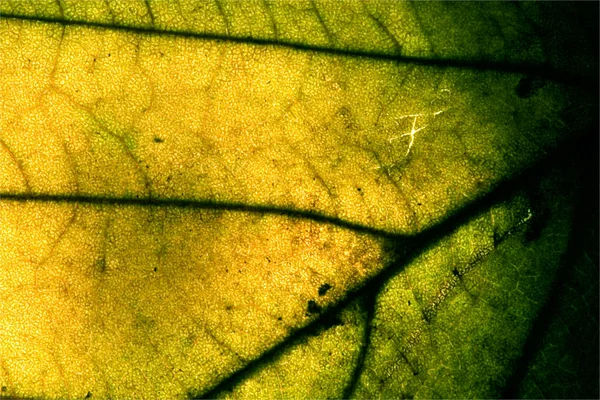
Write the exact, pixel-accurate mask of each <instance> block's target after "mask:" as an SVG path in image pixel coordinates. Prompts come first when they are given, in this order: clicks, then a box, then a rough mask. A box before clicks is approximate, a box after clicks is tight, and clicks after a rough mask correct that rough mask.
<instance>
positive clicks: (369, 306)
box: [342, 286, 381, 399]
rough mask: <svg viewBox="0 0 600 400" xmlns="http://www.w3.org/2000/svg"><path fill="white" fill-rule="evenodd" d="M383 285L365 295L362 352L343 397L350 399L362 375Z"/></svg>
mask: <svg viewBox="0 0 600 400" xmlns="http://www.w3.org/2000/svg"><path fill="white" fill-rule="evenodd" d="M380 289H381V286H380V287H379V288H378V290H376V291H374V292H373V293H369V294H367V295H366V296H365V297H364V308H365V312H366V318H365V319H366V321H365V324H366V326H365V331H364V333H363V337H362V344H361V346H360V352H359V354H358V359H357V360H356V366H355V368H354V370H353V371H352V377H351V378H350V382H348V385H347V386H346V387H345V388H344V391H343V394H342V398H343V399H349V398H351V397H353V395H354V391H355V390H356V387H357V385H358V380H359V379H360V377H361V376H362V374H363V372H364V369H365V363H366V361H367V352H368V351H369V349H370V348H371V339H372V336H373V319H374V318H375V304H376V301H377V296H378V294H379V292H380Z"/></svg>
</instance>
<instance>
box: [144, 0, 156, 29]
mask: <svg viewBox="0 0 600 400" xmlns="http://www.w3.org/2000/svg"><path fill="white" fill-rule="evenodd" d="M144 4H145V5H146V10H147V11H148V16H149V17H150V26H151V27H152V28H154V27H155V26H156V20H155V18H154V13H153V12H152V5H151V4H150V0H144Z"/></svg>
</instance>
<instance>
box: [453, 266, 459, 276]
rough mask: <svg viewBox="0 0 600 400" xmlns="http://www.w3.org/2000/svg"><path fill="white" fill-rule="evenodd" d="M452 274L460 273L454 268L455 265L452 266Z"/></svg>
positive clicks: (457, 274)
mask: <svg viewBox="0 0 600 400" xmlns="http://www.w3.org/2000/svg"><path fill="white" fill-rule="evenodd" d="M452 275H454V276H460V273H459V272H458V270H457V269H456V267H454V268H452Z"/></svg>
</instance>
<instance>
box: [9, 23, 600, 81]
mask: <svg viewBox="0 0 600 400" xmlns="http://www.w3.org/2000/svg"><path fill="white" fill-rule="evenodd" d="M2 18H4V19H10V20H19V21H33V22H43V23H52V24H60V25H63V26H81V27H90V28H98V29H110V30H119V31H125V32H132V33H138V34H146V35H163V36H177V37H186V38H195V39H199V40H207V41H219V42H227V43H240V44H248V45H257V46H272V47H279V48H288V49H293V50H297V51H305V52H314V53H320V54H327V55H333V56H339V57H354V58H365V59H372V60H379V61H389V62H397V63H402V64H413V65H419V66H423V67H435V68H442V69H447V68H448V69H455V68H456V69H464V70H474V71H496V72H504V73H514V74H527V75H534V76H540V77H543V78H546V79H549V80H553V81H555V82H559V83H564V84H569V85H575V86H580V87H582V88H584V89H586V90H588V91H594V92H596V91H597V90H598V83H599V77H598V75H579V74H574V73H571V72H569V71H562V70H558V69H555V68H553V67H552V66H550V65H547V64H540V63H538V64H524V63H519V64H517V63H511V62H503V61H486V60H468V59H458V58H454V59H450V58H446V59H444V58H439V59H435V58H425V57H417V56H405V55H404V56H403V55H397V54H388V53H383V52H377V51H367V50H358V49H356V50H348V49H336V48H331V47H326V46H318V45H308V44H303V43H298V42H291V41H281V40H273V39H260V38H253V37H242V36H240V37H232V36H227V35H221V34H214V33H194V32H187V31H178V30H159V29H151V28H144V27H136V26H124V25H116V24H112V25H111V24H107V23H102V22H88V21H81V20H64V19H60V18H53V17H32V16H27V15H17V14H3V15H2Z"/></svg>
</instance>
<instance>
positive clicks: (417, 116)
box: [388, 114, 427, 156]
mask: <svg viewBox="0 0 600 400" xmlns="http://www.w3.org/2000/svg"><path fill="white" fill-rule="evenodd" d="M421 116H423V114H409V115H403V116H401V117H400V118H398V119H404V118H412V119H413V123H412V128H411V130H410V132H408V133H404V134H402V135H400V136H394V137H393V138H390V139H388V141H389V142H390V143H392V142H393V141H394V140H396V139H400V138H402V137H405V136H409V137H410V142H409V143H408V149H407V150H406V154H405V156H408V154H409V153H410V150H411V149H412V146H413V144H414V142H415V134H416V133H417V132H419V131H422V130H423V129H425V128H426V127H427V125H424V126H422V127H420V128H419V129H415V127H416V125H417V119H418V118H419V117H421ZM396 123H398V121H396Z"/></svg>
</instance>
